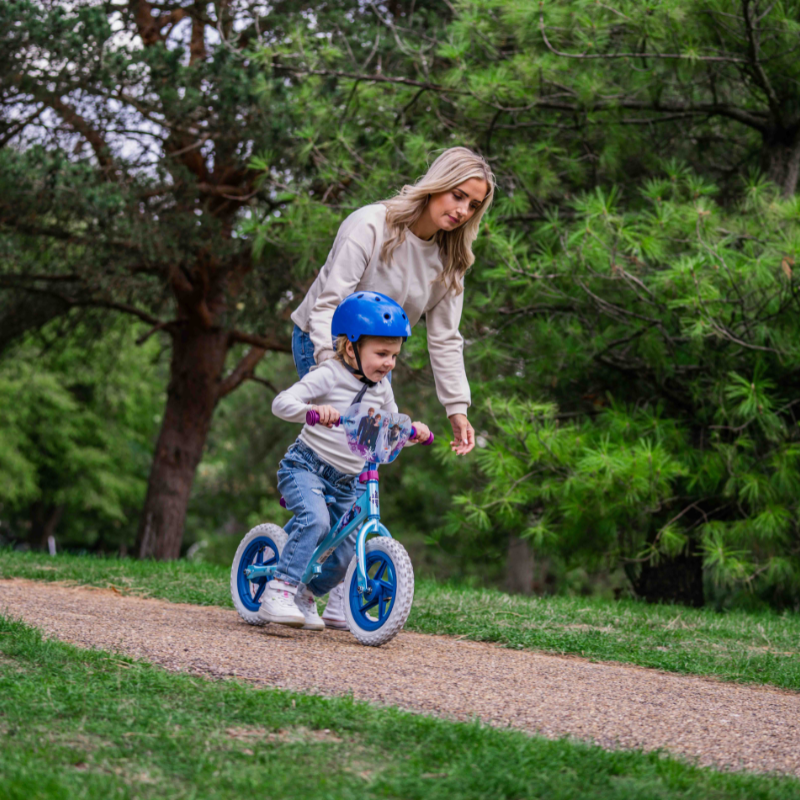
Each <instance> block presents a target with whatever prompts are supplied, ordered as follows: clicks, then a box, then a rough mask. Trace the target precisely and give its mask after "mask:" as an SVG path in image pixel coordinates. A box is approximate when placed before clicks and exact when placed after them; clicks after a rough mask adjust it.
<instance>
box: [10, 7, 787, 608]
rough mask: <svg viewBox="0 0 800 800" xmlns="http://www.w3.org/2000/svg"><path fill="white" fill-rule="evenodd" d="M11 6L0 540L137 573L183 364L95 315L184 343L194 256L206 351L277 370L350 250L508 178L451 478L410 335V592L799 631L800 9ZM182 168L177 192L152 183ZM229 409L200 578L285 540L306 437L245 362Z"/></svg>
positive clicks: (202, 487) (198, 554)
mask: <svg viewBox="0 0 800 800" xmlns="http://www.w3.org/2000/svg"><path fill="white" fill-rule="evenodd" d="M11 6H13V8H14V11H13V13H12V12H11V11H10V10H8V7H7V11H6V13H5V16H3V17H2V18H0V25H1V26H2V30H3V31H5V34H6V35H7V39H8V41H11V42H12V46H11V47H10V48H9V50H8V53H9V54H8V55H7V56H6V57H4V58H5V59H6V60H5V61H4V62H2V64H0V68H1V69H2V76H3V78H2V79H3V85H2V89H3V102H4V104H5V106H6V108H7V111H8V114H7V116H6V118H5V120H4V121H3V123H2V126H3V127H2V130H0V134H2V136H3V140H2V141H3V144H4V146H3V148H2V150H0V159H2V169H0V188H2V193H0V225H1V226H2V227H1V228H0V231H1V232H2V238H0V247H2V248H3V253H4V259H3V261H2V266H0V315H2V316H0V319H2V335H0V347H2V348H3V349H2V351H0V392H2V394H3V398H4V401H3V404H2V410H0V426H1V427H0V440H1V441H2V442H3V447H2V452H0V493H1V494H0V502H2V510H0V515H1V517H0V518H1V519H2V528H0V532H1V533H2V535H3V536H4V537H5V538H6V539H8V540H11V541H13V542H15V543H17V544H18V545H22V544H24V545H26V546H33V547H40V546H42V536H45V538H46V536H47V535H49V534H48V532H50V533H52V534H53V535H55V537H56V540H57V541H58V543H59V546H60V547H69V548H77V549H80V548H83V549H87V550H99V551H105V552H112V551H113V552H117V551H120V550H121V551H123V552H125V551H126V550H128V549H130V550H132V549H133V547H134V543H135V540H136V527H137V522H138V516H139V511H140V509H141V507H142V503H143V502H144V492H145V488H146V485H147V480H148V474H149V471H150V469H151V465H150V463H149V457H150V456H149V454H152V453H153V446H154V442H155V437H156V436H157V434H158V428H159V426H160V424H161V419H162V417H163V407H164V402H165V392H166V388H167V385H168V384H169V382H170V381H171V380H174V375H172V373H171V372H170V365H169V355H168V352H169V349H170V346H171V338H170V337H171V333H170V331H169V330H168V329H166V328H165V329H164V330H161V331H159V332H156V334H155V335H153V336H152V338H149V339H147V341H146V342H145V343H144V344H142V345H141V346H137V344H136V341H137V337H138V338H139V339H140V340H141V339H142V338H143V335H144V333H145V332H146V331H147V327H145V328H142V327H141V322H140V321H136V322H131V321H130V319H129V318H127V317H124V316H111V315H110V314H109V312H108V309H116V310H117V311H120V312H121V313H123V314H124V313H125V312H126V308H123V306H131V305H135V306H136V308H137V309H140V310H141V309H146V310H147V313H148V314H152V315H164V314H167V315H168V314H170V313H172V309H174V308H176V307H178V308H180V307H182V306H181V303H184V300H182V299H181V296H180V295H179V294H173V293H171V291H170V288H169V287H170V283H169V278H168V276H169V270H170V263H171V260H172V259H176V260H178V261H180V260H181V259H183V260H186V258H187V256H186V254H187V253H192V254H193V255H192V259H195V260H194V261H192V262H191V264H190V265H189V267H188V268H187V271H186V274H187V275H188V276H189V278H191V279H192V280H194V279H195V277H194V276H196V275H198V274H199V273H200V272H201V271H202V270H201V269H200V267H195V266H192V264H195V263H197V264H199V263H201V261H202V259H200V261H198V260H197V259H198V258H199V256H198V253H200V254H203V253H205V252H206V251H208V250H210V251H214V252H215V253H216V255H217V256H218V258H220V259H222V260H224V259H228V261H226V262H225V263H226V264H229V265H233V266H229V267H228V270H229V271H228V273H226V274H228V275H229V278H228V282H227V283H226V284H225V288H224V292H223V294H224V297H225V304H224V312H221V316H220V318H219V319H220V320H223V321H222V322H220V323H219V324H221V325H225V326H228V327H229V328H230V329H231V330H233V329H234V328H236V329H237V330H240V331H244V332H245V333H247V334H248V335H251V336H252V337H255V336H261V337H265V339H269V341H270V342H271V343H273V344H274V343H275V342H278V343H279V342H280V341H283V342H286V341H288V336H289V333H290V323H289V322H288V314H289V313H290V311H291V309H293V308H294V307H295V306H296V305H297V303H298V302H299V300H300V299H301V297H302V295H303V293H304V291H305V290H306V288H307V287H308V286H309V285H310V282H311V281H312V280H313V277H314V275H315V274H316V270H317V269H318V268H319V266H320V265H321V264H322V263H323V262H324V260H325V257H326V255H327V252H328V249H329V248H330V245H331V243H332V241H333V238H334V237H335V234H336V231H337V228H338V226H339V224H340V223H341V221H342V220H343V219H344V217H345V216H346V215H347V214H348V213H350V212H351V211H353V210H354V209H356V208H358V207H359V206H361V205H363V204H365V203H369V202H375V201H378V200H380V199H382V198H385V197H387V196H390V195H391V194H393V193H394V192H396V191H397V190H398V189H399V188H401V187H402V185H403V184H405V183H410V182H413V181H414V180H415V179H416V178H417V177H418V176H419V175H421V174H422V173H423V172H424V171H425V169H426V167H427V165H428V164H429V163H430V161H431V160H432V158H433V157H435V155H436V154H437V153H438V152H440V151H441V150H442V149H444V148H446V147H448V146H452V145H454V144H460V145H466V146H469V147H473V148H475V149H476V150H479V151H480V152H481V153H482V154H483V155H484V156H486V157H487V158H488V159H489V161H490V163H491V164H492V167H493V169H494V171H495V173H496V175H497V179H498V193H497V200H496V203H495V206H494V208H493V209H492V211H491V212H490V214H489V215H488V216H487V217H486V221H485V225H484V227H483V230H482V232H481V235H480V237H479V238H478V240H477V242H476V246H475V252H476V256H477V261H476V264H475V267H474V269H473V270H472V272H471V273H470V275H469V276H468V278H467V293H466V301H467V304H466V307H465V312H464V319H463V324H462V332H463V334H464V336H465V339H466V350H465V357H466V361H467V371H468V375H469V377H470V380H471V384H472V389H473V408H472V409H471V412H470V416H471V420H472V422H473V424H474V425H475V428H476V430H477V431H478V433H479V446H478V448H476V451H475V453H474V454H473V455H472V456H470V457H469V458H467V459H462V460H457V459H455V458H454V457H452V456H450V455H449V453H448V451H447V447H446V444H445V443H444V442H445V441H446V440H447V438H448V427H449V426H448V424H447V421H446V420H445V419H444V417H443V414H442V410H441V407H440V406H439V405H438V403H437V401H436V398H435V392H434V391H433V380H432V375H431V373H430V367H429V365H428V362H427V356H426V348H425V330H424V324H421V325H420V326H419V327H418V328H417V329H416V330H415V332H414V337H413V338H412V339H411V340H410V341H409V342H408V345H407V347H406V348H405V349H404V353H403V355H402V358H401V362H400V365H399V366H398V369H397V374H396V376H395V387H396V391H397V395H398V399H399V402H400V406H401V409H407V410H408V411H409V412H410V413H412V414H413V415H414V416H415V417H417V418H421V419H424V420H426V421H429V422H431V423H432V426H433V429H434V430H435V432H436V433H437V434H438V435H439V436H440V439H441V440H442V443H441V445H440V446H438V447H437V448H436V450H435V452H434V453H433V454H431V453H430V452H426V451H422V450H421V449H420V448H413V449H411V450H409V451H408V452H407V453H404V455H403V457H402V458H401V459H399V460H398V461H397V462H396V464H394V465H392V466H391V467H390V468H387V469H386V470H385V475H384V479H383V492H382V501H383V512H384V515H385V517H386V520H387V522H388V524H389V525H390V527H391V529H392V530H393V532H394V533H395V534H396V535H397V536H398V537H399V538H400V539H401V540H402V541H404V543H406V544H407V546H408V547H409V549H410V550H411V552H412V557H413V559H414V562H415V565H416V566H417V568H418V569H419V570H420V571H421V572H423V573H425V574H430V575H434V576H436V577H437V578H439V579H442V580H446V579H455V580H460V581H469V582H475V583H489V584H495V585H503V586H505V587H507V588H509V589H510V590H512V591H520V592H576V593H604V594H609V595H617V596H619V595H620V594H632V595H634V596H637V597H643V598H646V599H649V600H654V601H657V600H677V601H679V602H684V603H689V604H693V605H700V604H703V603H711V602H713V603H716V604H718V605H720V606H724V605H726V604H731V603H737V604H751V605H758V604H771V605H774V606H777V607H798V604H800V575H799V574H798V572H799V571H800V530H798V523H797V519H798V507H797V502H798V501H797V498H798V488H800V487H798V459H799V458H800V438H799V437H798V424H797V417H796V409H797V405H796V404H797V403H798V402H800V401H798V400H797V398H798V397H800V373H799V372H798V367H799V366H800V363H799V361H800V323H798V319H800V316H799V315H798V311H800V299H799V298H798V293H797V292H798V281H797V277H796V266H795V259H796V257H797V249H798V241H799V240H800V204H799V203H798V200H797V196H796V188H797V179H798V170H799V169H800V102H799V101H800V94H799V93H798V88H797V80H796V78H797V75H796V72H797V70H798V66H797V64H798V62H797V59H796V57H795V56H794V55H793V54H794V51H795V48H796V44H795V43H796V40H797V34H798V28H799V27H800V4H797V3H783V4H771V3H767V2H761V1H760V0H709V1H705V2H704V1H701V0H667V1H665V2H658V3H640V2H628V1H627V0H625V2H617V3H611V4H598V3H586V2H583V1H582V0H558V2H552V3H547V4H537V3H530V2H527V0H461V2H457V3H450V2H448V0H424V1H423V0H417V1H416V2H414V1H413V0H395V1H393V2H383V3H361V2H353V3H337V4H324V3H322V4H320V3H314V4H311V3H304V2H289V1H287V2H276V3H272V4H270V5H269V6H267V5H265V4H260V3H257V2H239V3H225V2H218V3H207V4H205V3H200V4H196V3H193V4H188V3H183V2H177V1H176V2H174V3H170V4H154V3H147V2H145V0H139V2H138V3H122V2H121V3H119V4H117V5H114V4H111V5H101V4H98V3H93V2H88V1H87V2H85V3H76V4H74V9H73V8H70V9H69V10H67V9H64V8H61V7H59V6H58V5H57V4H48V3H46V2H40V3H33V2H20V3H15V4H11ZM143 9H147V10H148V13H149V14H150V17H149V19H150V23H149V25H150V27H147V26H146V25H143V24H142V22H141V20H142V19H143V16H142V15H143V14H144V11H143ZM20 20H24V24H23V23H21V22H20ZM78 29H80V30H82V31H84V34H81V36H78V37H77V38H76V37H75V35H74V32H75V31H76V30H78ZM86 31H91V37H89V36H87V35H85V32H86ZM148 37H149V38H148ZM43 52H46V53H49V55H48V56H47V58H44V59H43V57H42V53H43ZM48 59H49V60H48ZM69 59H72V66H71V67H70V69H69V70H65V68H64V67H63V64H65V63H66V62H67V61H69ZM26 64H27V65H28V66H29V67H30V66H31V65H35V66H36V69H29V70H28V73H27V74H26V77H25V80H22V79H21V78H20V77H19V75H20V70H21V68H22V66H24V65H26ZM42 64H45V65H49V66H50V73H49V74H48V71H47V68H46V67H43V66H42ZM59 64H61V65H62V67H59V66H58V65H59ZM75 64H79V65H80V69H77V68H76V67H75ZM37 70H38V72H37ZM54 86H57V87H59V92H61V94H58V93H56V94H58V97H59V98H64V97H71V98H72V102H73V104H74V105H73V110H76V109H77V110H79V111H80V112H81V119H83V120H84V121H85V122H87V125H84V126H83V127H81V125H80V123H79V122H77V121H76V119H75V116H74V115H73V116H72V117H70V115H69V112H68V111H64V109H63V107H62V106H63V105H64V102H65V101H64V100H63V99H62V100H60V103H61V106H59V102H56V100H55V99H54V96H53V93H54V91H55V90H54V88H53V87H54ZM88 122H91V126H89V125H88ZM89 127H91V129H92V130H94V131H99V132H101V133H102V135H103V140H104V145H103V146H98V145H97V143H96V142H94V143H93V142H92V140H91V136H90V132H88V131H87V128H89ZM131 131H134V132H133V133H132V132H131ZM143 141H147V142H148V144H147V146H145V145H144V144H142V142H143ZM186 148H188V152H193V153H197V154H198V156H202V159H204V165H203V166H202V169H201V168H200V167H198V168H197V169H198V170H199V171H196V172H193V171H192V170H193V169H194V167H193V165H192V164H190V163H188V162H187V163H186V164H184V165H183V166H182V167H180V169H176V168H175V167H174V162H175V159H176V155H175V154H176V153H179V154H181V155H180V158H181V159H184V160H185V158H186V152H187V150H186ZM105 158H108V163H106V164H104V163H103V161H104V159H105ZM223 163H224V164H231V165H234V166H235V167H236V169H234V168H233V166H232V167H231V168H230V169H229V170H228V171H227V172H226V173H225V174H224V175H223V174H222V173H221V171H220V169H219V168H218V165H219V164H223ZM112 170H115V172H114V177H113V178H111V179H110V178H109V174H110V171H112ZM237 170H238V171H237ZM237 181H238V183H237ZM225 198H228V200H227V202H225ZM234 201H235V202H234ZM226 226H227V227H226ZM131 239H135V240H137V241H143V242H145V243H146V245H147V258H146V265H147V267H148V268H147V269H142V268H141V253H140V252H139V251H137V252H136V253H135V254H132V251H129V250H125V249H124V248H122V249H120V241H123V242H128V241H130V240H131ZM204 248H205V249H204ZM203 257H204V258H205V256H203ZM187 263H188V262H187ZM202 263H205V262H202ZM156 264H158V265H163V267H162V266H159V267H158V268H156V267H155V266H154V265H156ZM243 264H245V265H246V268H243V267H242V265H243ZM160 270H161V271H160ZM193 270H194V271H193ZM220 302H222V301H220ZM100 309H105V312H104V313H103V315H102V316H99V313H100V311H99V310H100ZM127 311H130V308H127ZM161 318H162V317H161V316H159V319H161ZM245 343H246V341H245V340H243V339H242V340H238V341H237V342H235V343H234V344H233V345H232V346H231V348H230V350H229V352H228V355H227V357H226V370H227V371H228V372H230V371H235V368H236V365H237V364H239V363H242V360H243V359H246V358H247V357H248V350H247V348H246V347H245V346H244V345H245ZM171 375H172V377H171ZM247 377H248V378H255V380H244V381H242V382H241V385H238V388H237V389H236V391H235V392H231V393H230V394H227V395H226V396H225V397H223V398H221V399H220V400H219V402H218V403H217V404H216V408H215V411H214V416H213V421H212V423H211V426H210V429H209V432H208V436H207V438H206V440H205V442H204V447H203V450H202V453H203V455H202V461H201V462H200V463H199V466H198V467H197V471H196V475H194V483H193V489H192V494H191V499H190V501H189V503H188V507H187V510H186V515H187V516H186V526H185V534H184V536H183V542H182V546H181V552H182V553H183V554H184V555H186V554H188V556H189V557H191V558H196V559H206V560H214V561H220V562H225V561H226V560H228V559H229V558H230V556H231V554H232V552H233V550H234V549H235V546H236V544H237V541H238V537H239V536H241V534H243V533H244V532H245V531H246V530H247V529H248V528H249V527H250V526H251V525H253V524H255V523H256V522H259V521H263V520H264V519H272V520H276V521H280V522H282V521H284V520H285V512H283V511H282V510H281V509H280V507H279V506H278V503H277V501H278V496H277V494H276V490H275V470H276V467H277V462H278V460H279V459H280V457H281V455H282V453H283V452H284V451H285V449H286V447H287V446H288V444H289V443H290V442H291V441H292V439H293V438H294V436H295V435H296V431H295V430H293V429H292V426H289V425H286V424H284V423H282V422H280V421H279V420H276V419H275V418H273V417H272V415H271V413H270V410H269V405H270V403H271V400H272V397H273V396H274V393H275V392H276V391H280V390H281V389H283V388H285V387H286V386H288V385H289V384H290V383H291V382H292V381H293V380H294V368H293V365H292V363H291V359H290V357H289V356H288V355H287V354H286V353H283V352H280V348H278V347H276V348H275V349H273V350H270V349H269V348H265V352H264V353H262V355H261V357H260V360H258V361H257V363H256V367H255V368H253V369H252V370H251V372H250V374H249V375H248V376H247ZM81 387H84V388H81ZM86 387H88V388H86ZM6 398H15V400H16V401H15V402H7V400H6Z"/></svg>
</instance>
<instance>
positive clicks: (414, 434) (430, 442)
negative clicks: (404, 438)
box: [411, 427, 435, 447]
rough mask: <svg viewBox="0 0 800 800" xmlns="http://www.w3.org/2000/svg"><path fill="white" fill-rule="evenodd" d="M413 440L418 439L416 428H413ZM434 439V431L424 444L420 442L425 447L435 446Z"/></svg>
mask: <svg viewBox="0 0 800 800" xmlns="http://www.w3.org/2000/svg"><path fill="white" fill-rule="evenodd" d="M411 438H412V439H416V438H417V429H416V428H414V427H412V428H411ZM434 438H435V437H434V435H433V431H431V435H430V436H429V437H428V438H427V439H426V440H425V441H424V442H420V444H421V445H422V446H423V447H427V446H428V445H429V444H433V440H434Z"/></svg>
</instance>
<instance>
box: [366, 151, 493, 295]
mask: <svg viewBox="0 0 800 800" xmlns="http://www.w3.org/2000/svg"><path fill="white" fill-rule="evenodd" d="M470 178H479V179H480V180H484V181H486V183H487V184H488V186H489V191H488V192H487V193H486V196H485V197H484V198H483V201H482V202H481V204H480V206H479V207H478V210H477V211H476V212H475V214H473V216H472V217H471V218H470V219H469V220H468V221H467V222H465V223H464V224H463V225H460V226H459V227H458V228H456V229H455V230H453V231H444V230H440V231H437V233H436V237H435V238H436V242H437V244H438V245H439V257H440V258H441V260H442V266H443V267H444V270H443V272H442V277H441V280H442V282H443V283H444V284H445V285H446V286H447V287H448V288H451V289H453V291H454V292H455V293H456V294H460V293H461V292H462V291H463V286H462V278H463V277H464V274H465V273H466V271H467V270H468V269H469V268H470V267H471V266H472V264H473V263H474V261H475V256H474V255H473V254H472V243H473V242H474V241H475V239H476V238H477V236H478V230H479V229H480V225H481V218H482V217H483V215H484V214H485V213H486V210H487V209H488V208H489V206H490V205H491V204H492V199H493V198H494V186H495V179H494V175H493V174H492V170H491V167H490V166H489V165H488V164H487V163H486V161H485V160H484V159H483V158H481V156H479V155H478V154H477V153H473V152H472V150H468V149H467V148H466V147H451V148H450V149H449V150H445V151H444V152H443V153H442V154H441V155H440V156H439V157H438V158H437V159H436V161H434V162H433V164H431V166H430V169H429V170H428V171H427V172H426V173H425V174H424V175H423V176H422V177H421V178H420V179H419V180H418V181H417V182H416V183H415V184H414V185H413V186H404V187H403V188H402V189H401V190H400V192H399V193H398V194H397V195H396V196H395V197H392V198H391V199H389V200H384V201H383V204H384V205H385V206H386V222H387V224H388V227H389V235H388V236H387V238H386V240H385V241H384V243H383V247H382V248H381V259H382V260H383V261H384V262H385V263H386V264H389V263H391V260H392V254H393V253H394V251H395V250H396V249H397V248H398V247H399V246H400V245H401V244H402V243H403V242H404V241H405V238H406V230H407V229H408V228H409V226H411V225H413V224H414V223H415V222H416V221H417V220H418V219H419V218H420V216H421V215H422V212H423V210H424V209H425V206H426V205H427V203H428V200H429V199H430V196H431V195H432V194H438V193H439V192H447V191H450V190H451V189H455V188H456V186H460V185H461V184H462V183H464V182H465V181H468V180H469V179H470Z"/></svg>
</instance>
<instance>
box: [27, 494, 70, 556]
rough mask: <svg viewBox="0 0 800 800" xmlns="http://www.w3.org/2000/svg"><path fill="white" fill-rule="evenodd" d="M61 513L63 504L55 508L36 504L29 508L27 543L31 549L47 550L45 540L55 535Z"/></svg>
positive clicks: (39, 503) (54, 506)
mask: <svg viewBox="0 0 800 800" xmlns="http://www.w3.org/2000/svg"><path fill="white" fill-rule="evenodd" d="M63 513H64V505H63V504H62V505H58V506H56V505H47V504H45V503H42V502H38V503H34V504H33V505H32V506H31V510H30V519H31V532H30V535H29V536H28V541H29V542H30V544H31V546H32V547H36V548H38V549H41V550H46V549H47V539H48V537H50V536H53V535H54V534H55V532H56V528H57V527H58V523H59V522H61V516H62V515H63Z"/></svg>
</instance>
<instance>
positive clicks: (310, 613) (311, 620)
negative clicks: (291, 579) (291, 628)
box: [294, 589, 325, 631]
mask: <svg viewBox="0 0 800 800" xmlns="http://www.w3.org/2000/svg"><path fill="white" fill-rule="evenodd" d="M294 602H295V605H296V606H297V607H298V608H299V609H300V613H301V614H302V615H303V618H304V619H305V621H306V622H305V625H303V630H304V631H324V630H325V623H324V622H323V621H322V620H321V619H320V616H319V611H317V600H316V598H315V597H314V595H313V594H311V592H309V591H308V589H303V591H302V592H298V593H297V594H296V595H295V596H294Z"/></svg>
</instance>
